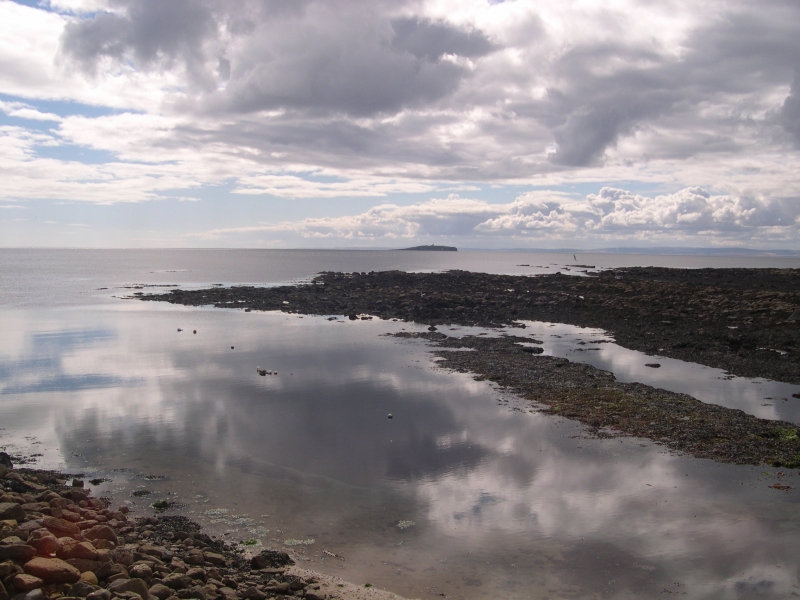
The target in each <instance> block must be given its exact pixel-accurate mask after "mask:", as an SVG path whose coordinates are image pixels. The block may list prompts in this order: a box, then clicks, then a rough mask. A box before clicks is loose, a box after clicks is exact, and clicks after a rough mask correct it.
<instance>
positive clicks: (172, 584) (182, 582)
mask: <svg viewBox="0 0 800 600" xmlns="http://www.w3.org/2000/svg"><path fill="white" fill-rule="evenodd" d="M161 583H163V584H164V585H165V586H167V587H169V588H172V589H173V590H185V589H187V588H189V587H191V586H192V584H193V583H194V581H193V580H192V578H191V577H189V576H188V575H182V574H180V573H170V574H169V575H167V576H166V577H164V580H163V581H162V582H161Z"/></svg>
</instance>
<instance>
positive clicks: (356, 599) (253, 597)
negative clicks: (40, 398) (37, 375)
mask: <svg viewBox="0 0 800 600" xmlns="http://www.w3.org/2000/svg"><path fill="white" fill-rule="evenodd" d="M0 465H2V466H0V540H1V541H0V600H59V599H60V598H68V597H74V598H86V599H87V600H115V599H120V600H187V599H189V598H196V599H198V600H266V599H267V598H288V597H295V598H297V597H302V598H305V599H307V600H336V599H345V598H346V599H348V600H402V598H401V597H400V596H397V595H395V594H392V593H391V592H388V591H385V590H381V589H377V588H374V587H362V586H357V585H355V584H353V583H349V582H347V581H344V580H342V579H340V578H338V577H334V576H331V575H325V574H321V573H317V572H314V571H310V570H308V569H304V568H301V567H299V566H297V565H296V564H295V562H294V560H293V559H292V558H291V557H290V556H289V554H287V553H286V552H283V551H277V550H262V551H261V552H260V553H258V554H256V555H254V556H252V557H248V556H247V555H246V554H245V551H244V550H242V549H240V548H238V547H236V546H235V545H232V544H226V543H225V542H223V541H220V540H217V539H214V538H211V537H209V536H208V535H207V534H205V533H203V530H202V528H201V526H200V525H199V524H197V523H196V522H194V521H191V520H190V519H188V518H187V517H184V516H179V515H169V516H163V515H161V516H159V514H158V511H157V510H155V509H154V511H153V512H154V513H155V514H154V515H152V516H144V515H143V516H140V517H138V518H135V519H134V517H133V515H132V514H131V513H130V510H129V507H127V506H125V505H122V506H120V507H119V508H118V509H117V510H114V509H113V508H111V499H110V498H95V497H94V496H92V494H91V491H90V490H89V489H86V488H85V487H84V485H85V483H84V478H83V476H82V475H70V474H65V473H60V472H57V471H50V470H43V469H30V468H17V469H15V468H14V467H13V464H12V463H11V460H10V457H9V456H8V455H7V454H6V453H0ZM70 480H72V482H71V484H70V483H69V482H70Z"/></svg>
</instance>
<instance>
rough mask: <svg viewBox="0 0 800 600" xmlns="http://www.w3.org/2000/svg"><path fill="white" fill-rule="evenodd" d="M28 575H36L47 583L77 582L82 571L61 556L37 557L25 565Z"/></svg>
mask: <svg viewBox="0 0 800 600" xmlns="http://www.w3.org/2000/svg"><path fill="white" fill-rule="evenodd" d="M23 569H25V572H26V573H27V574H28V575H35V576H36V577H40V578H41V579H43V580H44V582H45V583H75V582H76V581H78V580H79V579H80V578H81V574H80V571H78V569H76V568H75V567H73V566H72V565H71V564H69V563H67V562H64V561H63V560H61V559H60V558H42V557H36V558H33V559H31V560H29V561H28V562H26V563H25V566H24V567H23Z"/></svg>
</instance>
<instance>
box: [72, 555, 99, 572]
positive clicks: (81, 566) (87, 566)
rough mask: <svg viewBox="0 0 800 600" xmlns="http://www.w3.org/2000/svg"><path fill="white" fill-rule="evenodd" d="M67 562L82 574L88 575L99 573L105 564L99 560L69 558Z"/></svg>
mask: <svg viewBox="0 0 800 600" xmlns="http://www.w3.org/2000/svg"><path fill="white" fill-rule="evenodd" d="M67 562H68V563H69V564H71V565H72V566H73V567H75V568H76V569H78V571H80V572H81V573H86V572H87V571H90V572H92V573H97V571H98V570H99V569H100V567H101V566H103V563H101V562H100V561H99V560H89V559H87V558H69V559H67Z"/></svg>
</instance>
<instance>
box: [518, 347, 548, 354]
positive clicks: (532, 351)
mask: <svg viewBox="0 0 800 600" xmlns="http://www.w3.org/2000/svg"><path fill="white" fill-rule="evenodd" d="M522 351H523V352H527V353H528V354H542V353H543V352H544V348H539V347H537V346H525V347H524V348H522Z"/></svg>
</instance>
